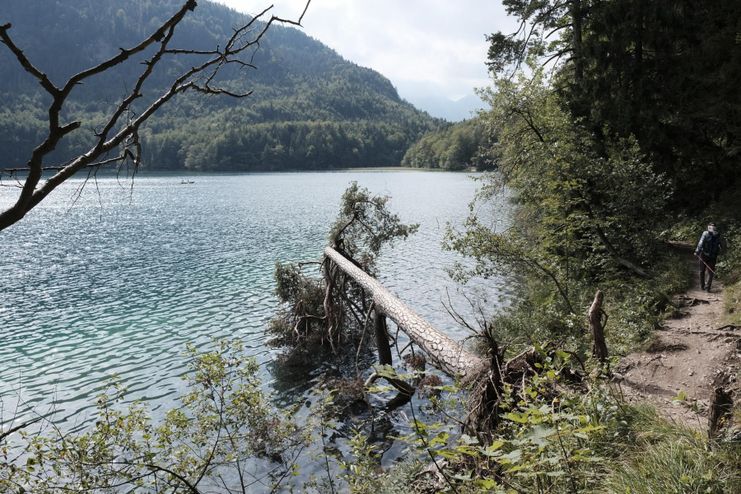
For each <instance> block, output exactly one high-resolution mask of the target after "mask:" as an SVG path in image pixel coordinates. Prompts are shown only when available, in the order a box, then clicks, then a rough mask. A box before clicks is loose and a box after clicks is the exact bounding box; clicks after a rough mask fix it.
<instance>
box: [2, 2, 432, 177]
mask: <svg viewBox="0 0 741 494" xmlns="http://www.w3.org/2000/svg"><path fill="white" fill-rule="evenodd" d="M179 3H180V2H178V1H175V0H166V1H157V2H155V1H150V0H126V1H123V2H121V1H114V0H103V1H92V0H69V1H68V0H65V1H62V0H55V1H51V2H41V1H32V2H28V1H25V0H10V1H6V2H3V7H2V14H3V16H2V17H3V22H10V23H11V24H12V34H13V36H14V39H15V40H16V42H17V44H18V45H19V46H20V47H21V48H22V49H23V50H24V51H25V52H26V54H27V55H28V56H29V58H30V59H31V60H32V61H33V62H34V63H35V64H36V65H37V66H38V67H39V68H40V69H41V70H42V71H44V72H46V73H47V74H48V75H49V77H50V78H51V80H52V81H61V80H63V79H65V78H67V77H69V76H71V75H72V74H74V73H76V72H79V71H81V70H83V69H85V68H87V67H89V66H91V65H93V64H94V63H97V62H99V61H101V60H103V59H104V58H105V57H108V56H111V55H112V54H115V53H116V50H118V49H119V47H128V46H132V45H134V44H135V43H136V42H137V41H138V40H140V39H141V38H142V37H143V36H144V35H145V34H149V32H150V31H152V30H153V29H154V28H155V27H156V26H157V25H159V23H161V22H162V20H164V19H166V18H167V17H168V16H170V15H172V13H173V12H174V11H175V10H176V8H177V6H178V5H179ZM266 6H267V5H266ZM244 19H245V16H243V15H241V14H239V13H237V12H235V11H233V10H230V9H228V8H226V7H223V6H220V5H217V4H213V3H210V2H206V1H203V2H199V7H198V8H197V9H196V10H195V11H194V13H193V15H192V16H189V17H188V18H186V19H185V20H184V22H183V23H182V25H180V26H179V27H178V30H177V32H176V34H175V37H174V40H173V42H174V43H175V44H176V45H177V46H178V47H180V48H188V49H201V50H205V49H214V48H215V47H216V46H217V44H218V42H219V40H221V39H223V38H224V37H225V36H226V35H228V34H229V33H230V32H231V29H232V28H233V27H234V26H236V25H238V24H239V23H240V22H243V21H244ZM38 26H44V29H43V30H38ZM70 26H74V29H70ZM140 60H142V59H141V58H140V59H138V60H137V61H132V62H131V63H128V64H124V65H123V66H120V67H117V68H115V69H114V70H110V71H108V72H106V73H104V74H100V75H99V76H98V77H96V78H95V79H93V80H91V81H90V82H88V83H87V84H85V85H84V86H81V87H79V88H77V89H76V90H75V92H74V94H73V95H72V96H73V97H72V101H71V103H72V104H71V105H70V107H69V110H68V111H69V115H68V116H69V117H72V118H79V119H80V120H82V122H83V125H82V127H81V130H80V131H78V132H75V133H73V134H71V135H70V136H68V138H67V139H66V140H65V141H64V142H63V143H61V144H60V146H59V147H58V149H57V154H56V157H57V159H58V160H60V161H64V160H65V159H67V158H68V157H69V156H73V155H74V154H75V152H77V153H79V152H80V150H81V149H84V147H85V145H86V144H89V140H90V137H89V133H86V131H88V130H89V129H91V128H92V129H94V128H95V127H96V126H99V125H100V122H101V121H102V119H103V118H104V114H105V113H104V112H105V111H106V110H108V109H110V108H111V107H112V105H114V104H115V103H116V102H117V101H118V100H119V99H120V98H121V96H122V95H123V94H124V93H125V91H126V90H127V89H128V88H129V87H130V86H131V85H132V84H133V82H134V78H133V77H134V75H133V74H134V73H135V70H137V65H138V61H140ZM187 60H188V59H187V57H180V58H178V61H177V62H172V63H175V64H179V65H172V64H171V65H170V66H169V67H167V66H165V67H164V68H163V69H162V70H159V71H158V72H156V73H155V74H153V75H152V77H151V79H150V81H149V83H148V86H147V88H145V92H146V91H148V92H149V94H154V92H155V91H157V90H161V89H162V88H163V87H164V86H165V85H166V84H168V83H169V81H170V77H171V75H172V73H173V71H174V70H176V69H177V68H178V67H180V66H184V65H185V64H186V62H187ZM251 61H252V64H253V65H254V67H255V68H250V67H240V68H239V69H235V68H232V67H225V68H224V70H222V71H221V73H220V75H219V81H218V82H219V83H220V84H221V85H222V86H224V87H227V88H231V89H233V90H235V91H238V90H252V91H254V92H253V94H252V96H251V97H249V98H246V99H239V100H235V99H233V98H229V97H226V96H223V97H219V98H208V97H206V96H205V95H187V96H185V97H182V98H179V99H178V100H177V101H175V104H174V105H172V106H170V107H169V108H167V110H166V111H163V112H162V113H160V114H158V115H157V116H156V117H155V118H153V119H152V120H150V121H149V123H148V125H147V127H146V129H145V130H144V131H143V132H142V144H143V149H144V153H145V154H144V160H143V164H144V166H145V167H148V168H153V169H171V170H177V169H188V170H241V171H248V170H285V169H321V168H334V167H347V166H372V165H387V166H388V165H398V164H399V162H400V161H401V158H402V156H403V155H404V153H405V151H406V149H407V148H408V147H409V145H410V144H411V143H412V142H414V141H416V140H417V139H418V138H419V136H421V135H422V134H423V133H424V132H427V131H429V130H432V129H435V128H437V127H438V126H439V125H441V123H442V122H441V121H439V120H436V119H433V118H431V117H430V116H429V115H427V114H426V113H423V112H420V111H418V110H416V109H415V108H414V107H413V106H412V105H410V104H409V103H407V102H405V101H402V100H401V99H400V98H399V96H398V94H397V92H396V90H395V88H394V87H393V86H392V85H391V83H390V82H389V81H388V80H387V79H386V78H384V77H383V76H382V75H380V74H378V73H376V72H374V71H372V70H370V69H366V68H363V67H359V66H357V65H355V64H353V63H351V62H348V61H346V60H344V59H342V58H341V57H340V56H339V55H338V54H337V53H335V52H334V51H333V50H331V49H329V48H327V47H326V46H324V45H323V44H321V43H320V42H319V41H317V40H314V39H312V38H310V37H308V36H306V35H304V34H303V33H301V32H300V31H299V30H297V29H294V28H289V27H282V26H277V25H276V26H273V27H272V28H271V29H270V30H269V32H268V34H267V36H266V38H265V39H264V40H263V41H262V42H261V43H260V47H259V48H258V49H256V50H255V52H254V54H253V56H252V58H251ZM0 68H2V73H3V77H2V79H1V80H0V99H2V101H3V105H2V107H1V108H0V153H2V155H3V157H4V163H3V165H4V166H5V167H12V166H18V165H21V164H23V163H25V160H26V159H27V157H28V154H29V151H30V150H31V149H33V147H34V146H35V145H37V141H38V137H39V136H40V135H41V132H42V131H43V129H45V127H46V125H47V123H46V118H47V115H46V113H45V110H44V108H45V107H46V105H48V101H46V100H45V98H44V96H42V93H41V92H40V90H39V89H40V88H39V87H38V84H37V83H36V82H35V81H34V80H33V78H31V77H30V76H29V75H28V74H27V73H25V72H24V71H23V70H21V69H19V68H18V67H17V65H16V62H15V61H14V60H13V59H12V55H11V54H10V53H9V52H8V51H7V50H4V51H2V52H0Z"/></svg>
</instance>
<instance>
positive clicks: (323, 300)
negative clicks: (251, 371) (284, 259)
mask: <svg viewBox="0 0 741 494" xmlns="http://www.w3.org/2000/svg"><path fill="white" fill-rule="evenodd" d="M389 199H390V198H389V197H388V196H375V195H373V194H371V192H370V191H369V190H368V189H366V188H364V187H360V186H359V185H358V184H357V182H352V183H351V184H350V186H349V187H348V188H347V190H345V192H344V194H343V195H342V198H341V201H340V210H339V214H338V216H337V219H336V220H335V222H334V224H333V225H332V227H331V228H330V233H329V242H330V245H331V246H332V247H334V248H335V249H337V250H338V251H339V252H340V253H342V254H343V255H344V256H346V257H348V258H350V259H351V260H353V262H355V263H356V264H357V265H358V266H360V267H361V268H362V269H363V270H365V271H366V272H368V273H369V274H371V275H376V274H377V273H376V260H377V259H378V256H379V255H380V253H381V250H382V248H384V247H385V246H389V245H391V244H393V242H395V241H397V240H399V239H405V238H407V237H408V236H409V235H411V234H413V233H414V232H416V231H417V227H418V225H405V224H403V223H402V222H401V219H400V218H399V216H398V215H396V214H394V213H392V212H391V211H390V209H389V208H388V201H389ZM313 264H314V265H315V266H317V265H318V266H320V273H318V274H319V275H320V276H316V275H313V276H312V275H311V274H307V273H306V272H305V271H304V270H303V269H302V264H300V263H299V264H290V263H289V264H281V263H278V264H277V265H276V269H275V280H276V294H277V296H278V298H279V300H280V301H281V302H282V304H283V306H282V308H281V310H280V311H279V313H278V315H277V316H276V317H275V318H274V319H273V320H272V321H271V323H270V327H269V330H270V332H271V333H272V334H273V335H275V336H276V339H275V341H274V342H275V343H278V344H289V345H292V346H296V345H298V344H299V343H301V344H302V345H305V346H309V347H310V346H312V345H315V344H317V343H324V342H330V344H334V341H335V340H341V339H342V338H343V335H350V334H352V333H353V332H354V331H356V330H360V329H363V328H362V325H363V324H364V321H365V318H366V314H365V312H366V311H367V310H368V307H370V305H371V300H370V297H369V295H368V294H366V293H364V292H363V290H362V289H360V288H359V287H358V286H357V285H356V284H355V283H354V282H353V281H352V280H349V279H345V276H344V275H343V274H342V273H341V272H339V270H338V269H337V268H336V267H333V265H332V263H331V262H330V261H329V260H328V259H326V258H325V259H324V260H323V262H322V263H321V264H320V263H313Z"/></svg>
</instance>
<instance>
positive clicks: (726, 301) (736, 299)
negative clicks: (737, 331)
mask: <svg viewBox="0 0 741 494" xmlns="http://www.w3.org/2000/svg"><path fill="white" fill-rule="evenodd" d="M723 324H734V325H737V326H741V281H738V282H736V283H734V284H732V285H729V286H726V287H725V289H724V290H723Z"/></svg>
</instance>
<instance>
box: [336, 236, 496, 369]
mask: <svg viewBox="0 0 741 494" xmlns="http://www.w3.org/2000/svg"><path fill="white" fill-rule="evenodd" d="M324 254H325V255H326V256H327V258H329V259H330V260H331V261H332V262H334V263H335V265H336V266H337V267H338V268H340V269H341V270H342V271H343V272H344V273H345V274H347V275H348V276H350V277H351V278H352V279H353V280H355V282H356V283H358V285H360V286H361V287H362V288H363V289H364V290H365V291H366V292H367V293H368V294H369V295H370V296H371V297H372V298H373V302H374V303H375V306H376V308H377V309H378V310H379V311H380V312H381V313H383V314H384V315H385V316H386V317H389V318H391V319H392V320H393V321H394V322H395V323H396V324H397V325H398V326H399V328H400V329H401V330H402V331H404V332H405V333H406V334H407V335H408V336H409V338H410V339H411V340H412V341H413V342H414V343H415V344H416V345H417V346H419V347H420V348H421V349H422V350H423V351H424V352H425V353H426V354H427V356H428V357H429V359H430V362H431V363H432V365H434V366H435V367H437V368H438V369H440V370H441V371H443V372H445V373H446V374H448V375H450V376H453V377H456V378H460V379H463V380H469V379H472V378H474V377H476V376H478V375H480V374H481V372H482V371H483V370H484V369H486V368H487V367H488V363H487V362H486V361H484V360H483V359H482V358H480V357H478V356H477V355H475V354H473V353H471V352H469V351H467V350H465V349H464V348H463V347H462V346H461V345H459V344H458V343H457V342H455V341H454V340H453V339H451V338H450V337H448V336H447V335H446V334H444V333H442V332H441V331H439V330H438V329H437V328H435V327H434V326H432V325H431V324H430V323H429V322H427V321H425V320H424V319H422V318H421V317H420V316H419V315H417V314H416V313H415V312H414V311H413V310H412V309H411V308H409V307H408V306H407V305H406V304H404V302H402V301H401V300H399V299H398V298H397V297H396V296H394V295H393V294H392V293H391V292H389V291H388V290H387V289H386V288H385V287H384V286H383V285H381V284H380V283H379V282H378V280H376V279H375V278H373V277H372V276H370V275H368V274H367V273H366V272H365V271H363V270H362V269H360V268H359V267H357V266H356V265H355V264H353V262H352V261H350V260H349V259H347V258H346V257H345V256H343V255H342V254H340V253H339V252H337V251H336V250H335V249H333V248H332V247H327V248H325V249H324Z"/></svg>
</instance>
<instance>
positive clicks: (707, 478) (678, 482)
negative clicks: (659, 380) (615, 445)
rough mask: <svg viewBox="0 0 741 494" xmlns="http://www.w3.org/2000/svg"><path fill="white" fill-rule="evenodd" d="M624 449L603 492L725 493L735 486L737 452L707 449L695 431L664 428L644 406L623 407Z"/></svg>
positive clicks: (740, 464)
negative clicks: (624, 414) (624, 424)
mask: <svg viewBox="0 0 741 494" xmlns="http://www.w3.org/2000/svg"><path fill="white" fill-rule="evenodd" d="M626 411H627V412H628V413H627V415H626V420H625V423H626V426H627V430H626V432H627V433H628V435H627V436H625V435H624V436H622V437H621V438H620V442H621V443H622V445H623V447H626V448H627V449H626V451H625V453H624V454H623V455H622V458H621V459H620V460H618V462H617V463H616V465H615V467H614V468H612V469H611V470H610V472H609V474H608V475H607V476H606V478H605V487H604V491H605V492H630V493H634V494H648V493H654V492H662V493H663V492H666V493H675V494H680V493H689V492H696V493H724V494H725V493H731V492H737V491H738V490H739V488H741V473H740V472H741V448H739V446H738V445H733V444H729V445H725V446H720V447H714V448H713V449H710V448H708V444H707V442H706V440H705V439H703V438H702V437H701V436H700V435H699V433H698V432H696V431H693V430H689V429H684V428H681V427H678V426H675V425H670V424H668V423H667V422H665V421H664V420H662V419H660V418H659V417H658V416H657V415H656V412H655V411H653V410H652V409H647V408H626Z"/></svg>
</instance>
